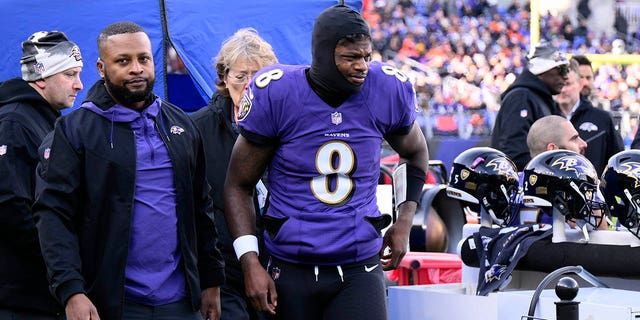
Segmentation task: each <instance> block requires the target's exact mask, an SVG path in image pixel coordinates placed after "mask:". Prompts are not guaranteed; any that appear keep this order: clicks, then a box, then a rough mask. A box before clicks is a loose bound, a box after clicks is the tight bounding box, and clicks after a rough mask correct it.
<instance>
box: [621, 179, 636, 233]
mask: <svg viewBox="0 0 640 320" xmlns="http://www.w3.org/2000/svg"><path fill="white" fill-rule="evenodd" d="M623 192H624V195H625V196H627V199H629V201H628V202H629V210H628V216H627V218H626V219H625V220H626V224H627V225H626V226H625V227H627V228H638V220H640V197H639V196H633V195H631V192H629V189H627V188H625V189H624V191H623ZM629 220H631V221H629ZM629 224H633V225H631V226H629Z"/></svg>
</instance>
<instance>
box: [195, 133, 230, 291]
mask: <svg viewBox="0 0 640 320" xmlns="http://www.w3.org/2000/svg"><path fill="white" fill-rule="evenodd" d="M195 144H196V145H195V148H194V149H196V150H195V151H196V153H195V157H196V169H195V173H194V175H193V177H194V181H193V188H194V189H193V190H194V193H193V197H194V204H195V211H196V228H197V235H198V272H199V275H200V288H201V289H202V290H204V289H207V288H211V287H218V286H221V285H222V284H223V283H224V279H225V277H224V260H223V258H222V254H221V253H220V250H219V249H218V248H217V246H216V242H217V241H218V232H217V230H216V226H215V224H214V213H213V201H212V199H211V197H210V196H209V188H210V187H209V184H208V183H207V179H206V171H205V163H206V160H205V156H204V148H203V144H202V140H201V139H199V136H198V139H196V142H195Z"/></svg>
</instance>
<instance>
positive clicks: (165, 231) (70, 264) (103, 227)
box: [34, 22, 224, 320]
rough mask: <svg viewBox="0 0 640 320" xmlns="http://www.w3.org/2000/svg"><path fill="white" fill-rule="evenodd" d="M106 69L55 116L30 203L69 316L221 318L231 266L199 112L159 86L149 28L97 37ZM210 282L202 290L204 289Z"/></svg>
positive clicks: (113, 28) (54, 287)
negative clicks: (192, 113)
mask: <svg viewBox="0 0 640 320" xmlns="http://www.w3.org/2000/svg"><path fill="white" fill-rule="evenodd" d="M98 52H99V57H100V58H99V59H98V61H97V64H96V66H97V68H98V73H99V74H100V76H101V77H102V79H101V80H98V81H97V82H96V83H95V84H94V85H93V87H91V89H90V90H89V92H88V94H87V99H86V101H85V102H84V103H83V104H82V107H81V108H80V109H78V110H76V111H74V112H72V113H70V114H69V115H67V116H65V117H63V118H61V119H60V121H58V122H57V123H56V126H55V130H54V135H53V143H52V147H51V156H50V157H49V160H48V163H47V166H46V171H45V172H44V173H43V174H42V179H41V180H38V181H37V189H36V190H38V191H37V197H36V199H37V200H36V202H35V205H34V214H35V215H36V217H37V218H38V219H39V221H38V224H37V227H38V231H39V232H40V245H41V246H42V252H43V255H44V260H45V263H46V266H47V269H48V274H49V276H50V279H49V280H50V288H51V292H52V293H53V294H54V296H55V297H56V298H57V299H58V301H60V302H61V303H62V304H63V305H64V306H65V311H66V316H67V319H70V320H71V319H98V318H102V319H149V318H151V316H152V314H153V316H154V317H163V318H179V319H199V315H198V312H197V311H196V310H198V309H200V313H201V314H202V316H203V318H206V319H218V317H219V315H220V296H219V294H220V293H219V286H220V285H222V283H223V282H224V269H223V268H224V266H223V260H222V257H221V255H220V252H219V251H218V249H217V248H216V247H215V241H216V237H217V234H216V229H215V225H214V222H213V220H212V217H213V212H212V205H211V199H210V198H209V194H208V192H209V186H208V184H207V182H206V178H205V158H204V151H203V147H202V140H201V137H200V134H199V132H198V129H197V128H196V127H195V125H194V124H193V122H192V121H191V119H189V117H187V116H186V115H185V114H184V113H183V112H182V111H181V110H180V109H179V108H177V107H175V106H173V105H171V104H169V103H168V102H165V101H162V100H161V99H160V98H158V97H157V96H156V95H154V94H153V92H152V89H153V85H154V82H155V72H154V64H153V51H152V49H151V41H150V40H149V37H148V36H147V34H146V33H145V31H144V30H143V29H142V28H141V27H140V26H139V25H137V24H135V23H132V22H118V23H114V24H111V25H109V26H107V27H106V28H104V29H103V30H102V32H101V33H100V35H99V36H98ZM201 288H202V290H201Z"/></svg>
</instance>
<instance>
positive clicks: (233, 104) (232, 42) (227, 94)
mask: <svg viewBox="0 0 640 320" xmlns="http://www.w3.org/2000/svg"><path fill="white" fill-rule="evenodd" d="M277 62H278V59H276V56H275V54H274V53H273V49H272V48H271V45H270V44H268V43H267V42H266V41H264V40H263V39H262V38H261V37H260V36H259V35H258V32H257V31H256V30H255V29H250V28H245V29H240V30H238V31H237V32H236V33H235V34H234V35H233V36H231V37H229V38H228V39H227V40H225V42H223V44H222V48H220V52H219V53H218V56H217V57H216V65H215V68H216V73H217V74H218V83H217V84H216V87H217V90H216V93H215V94H214V96H213V98H212V99H211V101H210V102H209V104H208V105H207V106H206V107H205V108H202V109H200V110H198V111H197V112H195V113H193V114H191V118H192V119H193V121H194V122H195V123H196V126H197V127H198V129H199V130H200V132H201V133H202V139H203V141H204V151H205V158H206V160H207V180H208V182H209V184H211V191H210V192H209V194H210V195H211V197H212V198H213V208H214V214H215V224H216V229H217V230H218V232H219V234H220V236H219V241H218V248H220V251H221V252H222V256H223V257H224V261H225V278H226V282H225V283H224V284H223V285H222V288H221V291H220V299H221V301H220V303H221V306H222V314H221V317H220V319H222V320H225V319H228V320H244V319H246V320H248V319H259V318H260V315H259V314H258V313H257V312H256V311H255V310H254V309H253V307H252V306H251V301H249V300H248V298H247V296H246V295H245V293H244V279H243V275H242V269H241V268H240V264H239V262H238V259H237V258H236V254H235V252H234V251H233V243H232V239H231V236H230V235H229V230H228V229H227V225H226V220H225V218H224V211H225V209H224V201H223V198H222V190H223V189H224V180H225V178H226V176H227V175H226V173H227V167H228V166H229V158H230V157H231V150H232V149H233V144H234V143H235V141H236V139H237V138H238V134H239V131H238V125H237V116H236V115H237V114H238V108H239V107H241V106H242V103H241V99H242V96H243V95H244V93H245V92H246V90H247V88H248V87H249V82H250V81H251V78H252V77H253V75H254V74H255V73H256V72H257V71H258V70H259V69H261V68H263V67H265V66H268V65H271V64H274V63H277ZM256 193H260V194H262V195H263V196H262V197H261V198H260V199H258V198H257V197H256V199H255V203H256V204H260V207H264V196H266V190H265V187H264V185H263V184H262V183H260V186H259V189H258V190H257V191H256ZM260 207H258V208H256V211H259V210H260ZM259 218H260V216H259V215H258V216H257V219H256V230H258V232H257V233H256V236H257V237H258V238H259V239H261V238H262V234H261V231H262V224H261V223H260V219H259ZM260 243H261V244H262V241H260ZM261 254H262V257H267V254H266V252H265V251H264V250H262V251H261ZM261 260H262V261H263V262H265V261H266V259H264V258H263V259H261Z"/></svg>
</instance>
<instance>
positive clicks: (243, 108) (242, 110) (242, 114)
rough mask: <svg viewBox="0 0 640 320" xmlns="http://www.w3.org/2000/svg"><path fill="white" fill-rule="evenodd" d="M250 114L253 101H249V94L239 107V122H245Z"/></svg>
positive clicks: (243, 98)
mask: <svg viewBox="0 0 640 320" xmlns="http://www.w3.org/2000/svg"><path fill="white" fill-rule="evenodd" d="M249 112H251V99H249V95H248V94H245V95H244V96H242V100H240V103H239V105H238V121H242V120H244V119H245V118H246V117H247V116H248V115H249Z"/></svg>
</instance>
